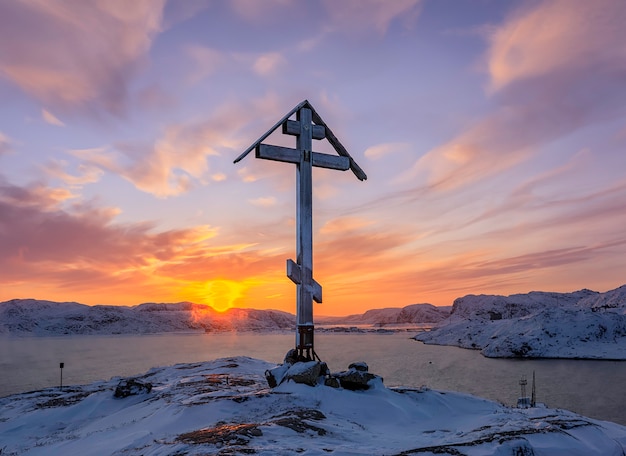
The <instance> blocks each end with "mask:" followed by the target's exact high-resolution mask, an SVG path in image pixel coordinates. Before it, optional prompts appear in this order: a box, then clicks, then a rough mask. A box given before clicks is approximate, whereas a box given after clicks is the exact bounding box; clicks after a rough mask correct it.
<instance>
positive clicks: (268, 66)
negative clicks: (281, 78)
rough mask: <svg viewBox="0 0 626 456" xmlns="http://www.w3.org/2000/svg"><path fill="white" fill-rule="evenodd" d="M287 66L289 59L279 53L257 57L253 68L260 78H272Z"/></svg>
mask: <svg viewBox="0 0 626 456" xmlns="http://www.w3.org/2000/svg"><path fill="white" fill-rule="evenodd" d="M286 64H287V59H285V57H283V55H282V54H280V53H278V52H270V53H267V54H263V55H261V56H259V57H257V59H256V61H255V62H254V66H253V67H252V68H253V70H254V72H255V73H256V74H258V75H259V76H271V75H273V74H276V73H277V72H278V71H280V69H281V68H283V67H284V66H285V65H286Z"/></svg>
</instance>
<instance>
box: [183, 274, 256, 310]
mask: <svg viewBox="0 0 626 456" xmlns="http://www.w3.org/2000/svg"><path fill="white" fill-rule="evenodd" d="M246 288H247V287H246V285H245V284H244V283H242V282H235V281H234V280H227V279H215V280H208V281H206V282H197V283H194V284H191V285H189V286H188V287H187V289H186V290H185V291H184V294H185V296H189V297H190V298H191V300H192V301H194V302H202V303H204V304H208V305H209V306H211V307H212V308H213V309H215V310H217V311H218V312H224V311H226V310H228V309H230V308H231V307H234V306H235V301H237V300H238V299H240V298H242V297H243V295H244V291H245V289H246Z"/></svg>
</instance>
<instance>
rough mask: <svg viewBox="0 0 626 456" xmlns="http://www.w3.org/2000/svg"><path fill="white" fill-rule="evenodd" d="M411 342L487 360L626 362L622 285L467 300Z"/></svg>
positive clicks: (625, 288) (625, 293)
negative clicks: (603, 289)
mask: <svg viewBox="0 0 626 456" xmlns="http://www.w3.org/2000/svg"><path fill="white" fill-rule="evenodd" d="M415 339H417V340H420V341H422V342H425V343H431V344H439V345H456V346H459V347H462V348H471V349H477V350H481V353H482V354H483V355H485V356H488V357H503V358H508V357H521V358H530V357H532V358H542V357H545V358H591V359H626V285H624V286H622V287H620V288H617V289H615V290H612V291H608V292H606V293H598V292H595V291H590V290H580V291H576V292H573V293H544V292H531V293H528V294H516V295H511V296H492V295H480V296H476V295H468V296H465V297H463V298H459V299H457V300H456V301H454V306H453V309H452V313H451V315H450V317H449V318H448V319H447V320H445V321H443V322H441V323H440V324H439V325H438V326H437V327H435V328H433V329H432V330H431V331H428V332H424V333H421V334H418V335H417V336H415Z"/></svg>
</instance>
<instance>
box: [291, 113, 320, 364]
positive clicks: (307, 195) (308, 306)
mask: <svg viewBox="0 0 626 456" xmlns="http://www.w3.org/2000/svg"><path fill="white" fill-rule="evenodd" d="M311 117H312V116H311V110H310V109H308V108H302V109H300V110H299V111H298V113H297V119H298V120H297V121H298V122H299V123H300V132H299V134H298V135H297V139H296V149H298V150H300V151H301V154H300V163H298V165H297V170H298V176H297V185H296V194H297V198H298V200H297V205H296V238H297V244H296V257H297V264H298V266H299V267H300V280H299V283H297V284H296V290H297V291H296V293H297V297H296V350H297V351H298V355H299V356H303V357H304V358H306V359H311V355H314V354H315V352H314V351H313V334H314V325H313V163H312V161H311V155H312V152H313V133H312V131H313V128H312V126H313V125H312V122H311ZM320 291H321V287H320ZM320 294H321V293H320ZM319 298H320V299H319V301H320V302H321V300H322V299H321V296H320V297H319Z"/></svg>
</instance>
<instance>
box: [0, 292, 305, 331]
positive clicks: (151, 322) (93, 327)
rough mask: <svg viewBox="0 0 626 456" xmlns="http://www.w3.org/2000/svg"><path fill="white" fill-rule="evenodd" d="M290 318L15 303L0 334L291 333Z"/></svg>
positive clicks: (205, 309) (183, 306)
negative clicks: (260, 331)
mask: <svg viewBox="0 0 626 456" xmlns="http://www.w3.org/2000/svg"><path fill="white" fill-rule="evenodd" d="M294 324H295V320H294V316H293V315H291V314H289V313H287V312H281V311H279V310H256V309H236V308H233V309H229V310H227V311H225V312H217V311H216V310H214V309H213V308H212V307H210V306H207V305H203V304H194V303H191V302H178V303H144V304H139V305H137V306H133V307H128V306H106V305H99V306H87V305H85V304H78V303H76V302H53V301H41V300H36V299H13V300H11V301H6V302H3V303H0V334H2V333H4V334H15V335H62V334H149V333H161V332H181V331H252V330H273V329H274V330H275V329H290V328H292V327H293V326H294Z"/></svg>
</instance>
